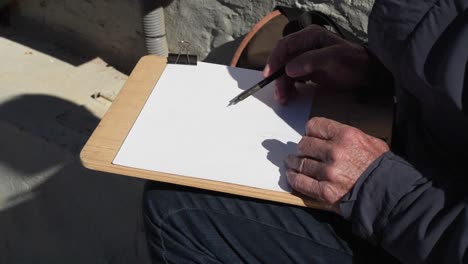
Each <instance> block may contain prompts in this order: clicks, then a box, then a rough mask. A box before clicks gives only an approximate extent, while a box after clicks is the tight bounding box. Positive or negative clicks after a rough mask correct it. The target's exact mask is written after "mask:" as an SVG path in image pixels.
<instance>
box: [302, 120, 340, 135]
mask: <svg viewBox="0 0 468 264" xmlns="http://www.w3.org/2000/svg"><path fill="white" fill-rule="evenodd" d="M343 126H346V125H344V124H342V123H340V122H337V121H335V120H331V119H328V118H324V117H314V118H312V119H310V120H309V122H307V125H306V135H307V136H310V137H316V138H321V139H325V140H329V139H332V138H333V137H335V136H336V135H337V134H338V132H339V131H340V129H341V128H342V127H343Z"/></svg>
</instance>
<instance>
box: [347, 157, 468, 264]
mask: <svg viewBox="0 0 468 264" xmlns="http://www.w3.org/2000/svg"><path fill="white" fill-rule="evenodd" d="M466 187H467V184H466V182H464V181H462V180H456V179H454V180H453V181H451V182H446V183H444V184H442V185H437V186H435V184H434V183H433V182H432V181H431V180H429V179H428V178H426V177H423V175H421V174H420V173H419V172H418V171H417V170H415V169H414V168H413V167H412V166H411V165H410V164H408V163H407V162H405V161H404V160H403V159H401V158H400V157H398V156H396V155H394V154H393V153H391V152H388V153H385V154H384V155H383V156H381V157H380V158H379V159H377V160H376V161H374V162H373V163H372V164H371V166H370V167H369V168H368V169H367V170H366V171H365V173H364V174H363V175H362V177H361V178H360V180H359V182H358V183H357V184H356V185H355V187H354V188H353V190H352V191H351V192H350V193H349V194H348V195H347V196H346V197H344V199H343V201H342V203H341V209H342V213H343V216H344V217H345V218H347V219H348V220H350V221H351V222H352V225H353V231H354V232H355V233H356V234H358V235H360V236H361V237H363V238H365V239H368V240H370V241H372V242H373V243H375V244H378V245H380V246H382V247H383V248H384V249H385V250H387V251H388V252H389V253H390V254H392V255H393V256H395V257H397V258H398V259H399V260H401V261H402V262H404V263H419V262H423V261H428V262H431V263H467V262H468V257H466V248H467V245H468V226H467V225H468V210H467V209H468V206H467V205H468V204H467V198H466V193H465V192H466V189H467V188H466Z"/></svg>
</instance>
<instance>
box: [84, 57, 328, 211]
mask: <svg viewBox="0 0 468 264" xmlns="http://www.w3.org/2000/svg"><path fill="white" fill-rule="evenodd" d="M182 57H184V56H182ZM166 64H167V58H165V57H158V56H155V55H149V56H145V57H142V58H141V59H140V61H139V62H138V64H137V65H136V66H135V68H134V70H133V71H132V73H131V74H130V77H129V78H128V80H127V82H126V83H125V85H124V86H123V88H122V90H121V91H120V93H119V95H118V96H117V98H116V99H115V101H114V102H113V104H112V105H111V107H110V108H109V110H108V111H107V113H106V114H105V115H104V117H103V118H102V120H101V122H100V123H99V125H98V126H97V128H96V129H95V131H94V132H93V134H92V135H91V137H90V138H89V140H88V142H87V143H86V145H85V146H84V148H83V149H82V151H81V153H80V158H81V162H82V164H83V165H84V166H85V167H86V168H88V169H92V170H97V171H103V172H109V173H115V174H120V175H124V176H132V177H137V178H143V179H148V180H154V181H160V182H167V183H173V184H177V185H184V186H190V187H195V188H201V189H206V190H212V191H219V192H225V193H230V194H236V195H241V196H247V197H252V198H258V199H263V200H270V201H275V202H281V203H286V204H292V205H298V206H306V207H312V208H320V209H327V208H328V207H327V206H324V205H323V204H321V203H319V202H317V201H313V200H311V199H308V198H306V197H303V196H301V195H300V194H291V193H285V192H279V191H270V190H264V189H259V188H253V187H248V186H242V185H237V184H230V183H224V182H218V181H211V180H205V179H197V178H190V177H185V176H179V175H174V174H168V173H161V172H156V171H148V170H142V169H136V168H130V167H125V166H120V165H115V164H113V163H112V162H113V160H114V158H115V156H116V155H117V153H118V151H119V149H120V147H121V145H122V144H123V142H124V140H125V138H126V136H127V135H128V133H129V132H130V130H131V128H132V126H133V124H134V123H135V121H136V119H137V118H138V116H139V114H140V111H141V110H142V108H143V106H144V104H145V103H146V100H147V98H148V97H149V95H150V94H151V92H152V90H153V88H154V87H155V84H156V83H157V81H158V80H159V78H160V76H161V74H162V73H163V71H164V69H165V67H166ZM194 67H196V66H194Z"/></svg>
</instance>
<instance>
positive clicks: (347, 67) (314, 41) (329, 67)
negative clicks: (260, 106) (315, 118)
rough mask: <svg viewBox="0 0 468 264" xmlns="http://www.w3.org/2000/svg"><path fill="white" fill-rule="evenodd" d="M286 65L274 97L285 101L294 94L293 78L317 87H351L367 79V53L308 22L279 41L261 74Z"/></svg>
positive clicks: (361, 48)
mask: <svg viewBox="0 0 468 264" xmlns="http://www.w3.org/2000/svg"><path fill="white" fill-rule="evenodd" d="M284 65H286V74H285V75H283V76H282V77H281V78H278V79H277V80H276V89H275V99H276V100H278V101H279V102H280V103H281V104H285V103H286V102H287V100H288V98H289V97H290V96H291V95H292V94H293V93H294V82H295V81H296V80H302V81H312V82H314V83H315V84H317V86H319V87H325V88H331V89H352V88H355V87H359V86H362V85H363V84H364V83H365V82H366V81H367V79H368V78H369V56H368V54H367V52H366V50H365V49H364V48H363V47H361V46H360V45H357V44H354V43H351V42H349V41H346V40H344V39H342V38H340V37H339V36H338V35H336V34H334V33H332V32H330V31H328V30H326V29H324V28H322V27H320V26H317V25H311V26H309V27H307V28H305V29H303V30H301V31H299V32H296V33H293V34H291V35H288V36H286V37H284V38H283V39H281V40H280V41H278V43H277V45H276V47H275V48H274V50H273V52H272V54H271V55H270V57H269V58H268V62H267V65H266V67H265V70H264V71H263V75H264V76H265V77H266V76H269V75H270V74H272V73H273V72H275V71H276V70H278V69H279V68H281V67H282V66H284Z"/></svg>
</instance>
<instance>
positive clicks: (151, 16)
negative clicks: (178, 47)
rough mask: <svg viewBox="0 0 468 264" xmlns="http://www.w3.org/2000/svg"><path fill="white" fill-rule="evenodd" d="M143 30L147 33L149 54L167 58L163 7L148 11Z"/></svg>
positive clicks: (144, 18)
mask: <svg viewBox="0 0 468 264" xmlns="http://www.w3.org/2000/svg"><path fill="white" fill-rule="evenodd" d="M143 30H144V32H145V43H146V49H147V51H148V54H155V55H159V56H164V57H166V56H167V53H168V47H167V39H166V26H165V24H164V8H163V7H157V8H155V9H153V10H146V13H145V14H144V17H143Z"/></svg>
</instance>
